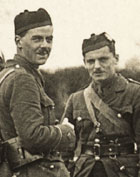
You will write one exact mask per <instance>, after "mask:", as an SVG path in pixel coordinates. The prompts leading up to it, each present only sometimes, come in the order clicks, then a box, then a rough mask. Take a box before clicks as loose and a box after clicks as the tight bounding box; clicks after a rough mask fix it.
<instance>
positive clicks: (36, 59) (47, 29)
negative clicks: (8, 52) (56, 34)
mask: <svg viewBox="0 0 140 177" xmlns="http://www.w3.org/2000/svg"><path fill="white" fill-rule="evenodd" d="M14 23H15V42H16V46H17V54H16V55H15V56H14V59H13V60H8V61H7V62H6V64H5V68H4V69H3V70H2V72H1V73H0V82H1V86H0V129H1V136H2V139H3V142H4V144H5V145H6V148H4V151H6V153H5V154H6V156H4V158H3V162H2V163H1V164H3V163H4V162H5V161H8V163H9V166H10V168H11V170H12V175H13V176H19V177H23V176H24V177H25V176H26V177H69V172H68V171H67V169H66V167H65V165H64V162H63V160H62V158H61V153H60V152H61V151H62V150H64V149H65V150H69V149H72V148H73V147H74V142H75V134H74V130H73V126H72V124H70V123H69V122H66V121H65V122H63V123H62V124H57V125H56V118H55V114H54V102H53V101H52V100H51V99H50V98H49V97H48V96H47V95H46V93H45V90H44V80H43V77H42V75H41V73H40V72H39V70H38V67H39V66H40V65H42V64H45V62H46V61H47V59H48V57H49V55H50V51H51V48H52V41H53V25H52V21H51V17H50V15H49V13H48V12H47V11H46V10H45V9H43V8H40V9H38V10H37V11H28V10H25V11H24V12H22V13H20V14H19V15H17V16H16V17H15V20H14ZM4 147H5V146H4ZM1 154H2V153H1ZM0 176H3V174H2V172H0Z"/></svg>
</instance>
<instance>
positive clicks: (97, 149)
mask: <svg viewBox="0 0 140 177" xmlns="http://www.w3.org/2000/svg"><path fill="white" fill-rule="evenodd" d="M93 149H94V157H95V160H100V154H101V152H100V144H99V143H95V144H94V146H93Z"/></svg>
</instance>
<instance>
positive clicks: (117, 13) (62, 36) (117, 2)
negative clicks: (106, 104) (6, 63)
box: [0, 0, 140, 119]
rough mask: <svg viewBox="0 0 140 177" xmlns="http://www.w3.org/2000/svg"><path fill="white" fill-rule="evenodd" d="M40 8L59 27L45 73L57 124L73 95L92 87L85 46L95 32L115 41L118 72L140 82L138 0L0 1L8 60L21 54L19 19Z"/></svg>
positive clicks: (1, 42)
mask: <svg viewBox="0 0 140 177" xmlns="http://www.w3.org/2000/svg"><path fill="white" fill-rule="evenodd" d="M40 7H43V8H45V9H46V10H47V11H48V12H49V13H50V15H51V17H52V21H53V25H54V41H53V49H52V52H51V55H50V57H49V59H48V61H47V63H46V64H45V65H43V66H42V67H41V72H42V74H43V75H44V78H45V90H46V93H47V94H48V95H49V96H50V97H51V98H52V99H53V100H54V102H55V104H56V116H57V118H58V119H60V117H61V115H62V113H63V109H64V106H65V104H66V101H67V99H68V96H69V95H70V94H71V93H72V92H75V91H77V90H79V89H81V88H83V87H85V86H86V85H87V84H88V83H89V82H90V79H89V76H88V73H87V71H86V70H85V69H84V66H83V57H82V50H81V45H82V41H83V39H84V38H89V36H90V34H91V33H96V34H98V33H101V32H104V31H105V32H107V33H108V34H109V35H110V36H111V37H112V38H113V39H115V41H116V51H117V53H118V54H119V58H120V62H119V69H118V70H119V72H121V73H122V74H123V75H124V76H125V77H131V78H133V79H135V80H137V81H140V19H139V18H140V1H139V0H36V1H35V0H24V1H23V0H0V17H1V18H0V37H1V38H0V49H1V50H2V52H3V53H4V56H5V59H11V58H13V56H14V53H15V52H16V46H15V42H14V22H13V21H14V17H15V16H16V15H17V14H18V13H20V12H22V11H24V10H25V9H28V10H37V9H38V8H40Z"/></svg>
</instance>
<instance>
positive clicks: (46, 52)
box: [37, 51, 49, 56]
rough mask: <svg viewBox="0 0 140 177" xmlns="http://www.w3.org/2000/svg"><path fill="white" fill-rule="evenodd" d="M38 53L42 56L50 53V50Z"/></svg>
mask: <svg viewBox="0 0 140 177" xmlns="http://www.w3.org/2000/svg"><path fill="white" fill-rule="evenodd" d="M37 54H38V55H41V56H45V55H49V52H48V51H42V52H38V53H37Z"/></svg>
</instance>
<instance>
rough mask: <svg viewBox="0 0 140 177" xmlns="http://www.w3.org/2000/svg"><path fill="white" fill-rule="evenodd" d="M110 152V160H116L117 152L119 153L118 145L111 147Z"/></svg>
mask: <svg viewBox="0 0 140 177" xmlns="http://www.w3.org/2000/svg"><path fill="white" fill-rule="evenodd" d="M108 152H109V158H110V159H116V157H117V152H118V148H117V144H111V145H109V148H108Z"/></svg>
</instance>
